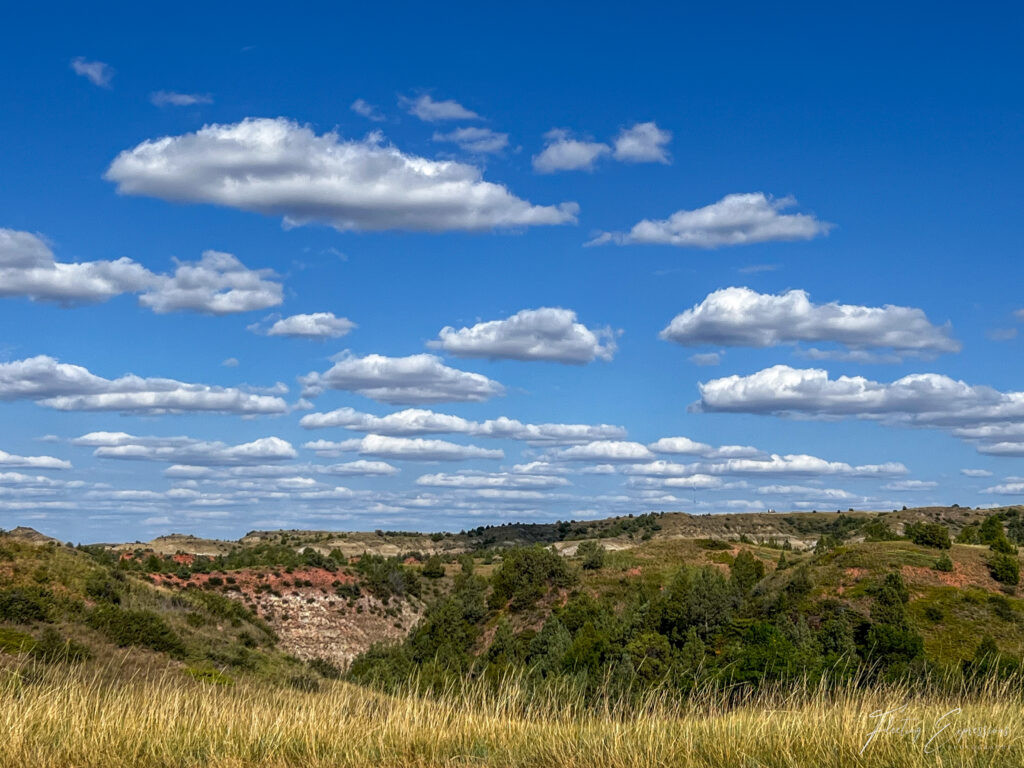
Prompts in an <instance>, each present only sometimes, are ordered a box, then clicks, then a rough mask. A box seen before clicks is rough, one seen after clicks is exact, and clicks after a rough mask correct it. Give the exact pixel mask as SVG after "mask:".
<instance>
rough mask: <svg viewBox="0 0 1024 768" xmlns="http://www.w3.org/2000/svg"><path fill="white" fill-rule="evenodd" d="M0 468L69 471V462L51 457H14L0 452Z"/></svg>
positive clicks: (11, 454)
mask: <svg viewBox="0 0 1024 768" xmlns="http://www.w3.org/2000/svg"><path fill="white" fill-rule="evenodd" d="M0 467H21V468H31V469H71V462H70V461H64V460H63V459H56V458H54V457H53V456H16V455H14V454H13V453H7V451H0Z"/></svg>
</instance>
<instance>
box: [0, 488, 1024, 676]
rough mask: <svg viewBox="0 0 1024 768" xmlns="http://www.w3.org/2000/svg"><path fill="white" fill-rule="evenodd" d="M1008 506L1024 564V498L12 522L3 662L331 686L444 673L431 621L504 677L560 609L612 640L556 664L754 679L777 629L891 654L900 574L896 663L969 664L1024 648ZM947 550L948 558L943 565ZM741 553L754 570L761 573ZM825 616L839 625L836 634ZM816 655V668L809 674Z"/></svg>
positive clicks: (570, 621)
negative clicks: (232, 526)
mask: <svg viewBox="0 0 1024 768" xmlns="http://www.w3.org/2000/svg"><path fill="white" fill-rule="evenodd" d="M987 519H992V520H996V521H997V524H998V528H999V536H1000V537H1002V539H1003V540H1005V546H1004V547H1003V548H1004V549H1007V551H1008V552H1009V554H1005V553H1004V554H1003V555H1002V556H1003V557H1004V558H1007V559H1012V560H1014V561H1015V562H1016V561H1017V558H1018V555H1017V554H1016V552H1015V551H1013V550H1015V546H1014V545H1013V543H1012V541H1010V540H1012V539H1015V540H1018V541H1019V540H1020V537H1021V531H1022V524H1024V520H1022V518H1021V515H1020V514H1019V511H1018V510H1017V509H1014V508H1010V509H1004V510H994V511H988V512H982V511H979V510H970V509H964V508H959V507H950V508H930V509H912V510H899V511H892V512H888V513H883V514H878V513H870V512H851V511H847V512H838V511H837V512H831V513H826V512H807V513H791V514H783V513H777V514H752V515H743V514H736V515H705V516H692V515H687V514H682V513H661V514H647V515H640V516H636V517H633V516H627V517H619V518H609V519H605V520H597V521H584V522H563V523H553V524H539V525H538V524H534V525H528V524H510V525H502V526H490V527H483V528H478V529H474V530H471V531H463V532H460V533H435V534H420V533H413V532H389V531H376V532H372V533H341V532H330V531H263V532H259V531H257V532H251V533H249V534H247V535H246V536H245V537H243V538H242V539H241V540H239V541H235V542H229V541H216V540H208V539H199V538H196V537H193V536H187V535H172V536H166V537H162V538H160V539H157V540H154V541H152V542H148V543H132V544H109V545H92V546H86V547H78V548H72V547H69V546H67V545H62V544H60V543H59V542H56V541H55V540H52V539H50V538H48V537H46V536H44V535H42V534H39V533H38V532H36V531H33V530H32V529H15V530H14V531H11V532H9V533H8V534H6V535H2V536H0V650H3V651H4V652H5V653H4V654H0V661H5V663H7V664H10V663H14V662H15V661H17V660H19V659H25V658H30V657H34V658H44V657H53V656H54V654H57V655H59V648H61V647H65V648H66V650H65V654H66V655H70V656H73V657H74V658H76V659H78V660H79V662H80V663H84V664H87V665H88V664H93V665H96V664H97V663H98V662H100V661H104V660H107V659H109V658H111V657H113V656H115V655H118V658H121V657H123V658H124V660H123V661H122V662H121V663H123V664H125V665H127V666H128V667H133V668H139V669H149V670H152V669H157V668H164V667H167V666H170V667H171V668H173V669H176V670H179V671H180V672H183V673H184V674H187V675H193V676H200V677H201V676H207V677H209V678H211V679H218V678H219V677H223V678H224V679H225V680H234V679H240V678H245V677H250V678H261V679H270V680H275V681H279V682H280V681H288V680H295V681H299V682H298V683H297V684H312V683H317V682H323V681H324V680H325V679H327V678H329V677H332V676H334V675H335V674H336V672H337V671H338V670H341V669H344V668H345V667H347V666H348V665H349V664H350V663H351V662H352V661H353V659H357V658H359V659H360V661H359V663H358V664H357V665H356V668H355V671H356V672H357V673H359V674H361V675H362V677H361V678H360V679H364V680H371V679H374V678H376V677H379V676H380V673H381V670H382V669H383V668H385V667H388V666H389V665H391V664H392V663H394V664H395V665H396V668H395V670H391V671H390V672H388V675H389V676H391V677H395V676H396V675H397V674H398V673H401V674H420V675H422V674H423V673H424V665H423V664H422V663H421V662H420V661H417V659H423V658H426V655H431V656H436V654H437V652H438V650H439V647H441V646H443V645H444V644H443V643H441V644H440V646H439V645H438V643H437V642H435V641H434V640H430V639H429V636H430V635H431V633H435V634H436V633H440V634H441V635H443V636H444V639H446V640H451V639H452V638H459V643H460V645H459V647H458V648H457V649H452V648H450V647H447V646H445V647H446V648H447V650H446V651H445V652H451V653H452V654H454V656H453V658H452V659H450V660H449V662H450V663H449V664H448V667H447V669H446V671H445V673H444V675H442V677H447V676H449V675H450V674H455V675H456V676H466V675H468V676H469V677H475V676H478V675H481V674H487V675H491V676H495V675H498V674H502V673H504V672H505V671H508V670H509V669H517V668H519V667H529V666H530V665H531V664H534V665H536V664H538V663H541V662H540V659H541V655H539V654H538V652H537V644H538V643H541V640H537V639H536V638H537V636H538V635H541V634H542V633H543V632H544V630H545V627H546V626H547V630H548V634H551V633H555V634H556V635H558V638H559V639H558V642H564V641H566V637H568V641H567V642H568V643H569V644H570V645H572V644H573V643H577V644H585V643H584V640H583V639H581V633H583V635H586V636H588V637H589V636H591V635H592V637H590V641H592V644H593V645H595V647H596V650H594V649H591V650H592V651H593V652H592V653H590V654H589V655H588V654H587V653H584V652H583V651H582V650H581V649H580V648H577V649H576V651H574V652H573V653H574V654H575V656H573V655H572V654H569V656H565V654H563V656H564V657H565V658H561V659H559V660H557V663H555V666H556V667H557V668H558V671H559V673H567V674H569V676H570V677H571V676H573V675H576V676H577V677H578V676H579V674H580V673H581V669H583V668H584V667H586V668H592V669H594V670H598V669H599V670H602V671H606V670H607V669H610V668H621V669H624V670H627V671H629V670H632V672H635V671H636V670H635V667H636V666H637V665H640V667H642V668H643V670H644V673H643V674H644V675H645V676H646V677H647V678H649V679H651V680H653V679H654V678H656V677H658V674H655V673H654V672H652V671H651V670H652V669H657V670H660V673H664V674H665V675H669V676H671V675H675V676H676V677H677V678H678V676H679V675H680V674H683V673H681V672H680V670H681V669H684V668H685V665H683V666H680V665H682V664H683V662H682V659H683V658H684V657H685V656H686V654H690V655H692V654H693V652H694V651H695V649H702V654H703V655H702V656H700V657H699V658H697V659H696V662H697V663H698V665H699V666H700V667H701V669H705V670H711V669H716V670H718V671H717V672H716V674H717V675H723V674H736V670H737V669H738V668H740V667H744V665H745V666H746V667H747V668H748V669H747V671H746V672H745V673H744V675H746V677H749V678H756V677H758V675H759V668H758V664H760V665H761V667H763V666H764V664H766V663H767V664H769V665H771V664H773V663H775V662H765V661H764V659H762V660H761V661H758V662H756V663H754V662H752V661H751V660H750V659H745V660H744V659H742V658H741V657H742V654H739V655H738V652H737V650H736V649H737V648H742V647H744V646H749V645H750V644H751V642H752V639H753V638H754V637H755V636H757V637H759V638H760V642H762V643H766V644H767V645H769V646H771V645H772V644H773V643H774V644H775V647H774V649H773V650H772V653H773V654H775V655H776V656H777V657H779V658H781V657H782V656H786V657H787V658H789V659H794V658H796V659H799V658H802V656H801V653H800V652H798V650H799V649H800V648H804V651H806V653H805V654H804V656H806V655H807V654H808V653H810V654H811V655H813V656H815V657H816V658H825V657H828V658H832V656H829V653H832V654H833V656H835V657H836V658H838V656H841V655H843V653H846V656H847V658H851V654H852V655H853V657H855V658H856V660H857V662H858V663H860V662H867V663H873V664H876V665H878V664H881V661H880V660H879V659H878V658H875V657H872V656H871V654H870V652H869V651H868V649H867V646H866V645H865V644H866V643H868V642H869V641H868V640H867V638H866V634H865V633H868V632H869V630H870V625H871V624H872V623H877V622H876V621H873V613H877V612H878V610H879V609H878V608H877V603H878V601H879V599H880V598H879V595H880V593H881V592H882V591H883V590H885V589H886V584H887V580H888V581H892V579H898V584H897V583H896V582H892V584H895V586H896V587H897V588H898V590H900V591H902V592H905V595H904V596H905V598H906V600H905V602H901V605H900V606H899V607H898V608H899V609H898V610H897V611H896V613H897V615H896V616H895V617H894V618H893V617H890V618H891V621H890V622H889V623H890V624H892V625H893V626H898V627H899V628H900V632H905V633H907V636H906V638H904V639H905V640H908V642H911V644H913V643H915V642H917V640H915V639H914V638H920V646H921V653H918V654H915V653H913V652H912V651H913V649H910V651H911V652H909V655H908V654H904V656H906V658H904V659H902V661H901V663H900V664H891V665H890V666H893V667H894V668H897V667H898V668H899V669H904V670H905V669H909V668H913V667H914V665H918V666H920V665H922V664H924V665H931V666H932V667H935V668H937V669H942V670H948V669H962V668H963V667H964V664H969V663H972V661H973V660H974V659H975V657H976V656H977V655H978V653H979V646H980V642H981V640H982V639H983V638H990V640H991V643H994V645H991V644H990V645H987V646H986V649H984V650H986V651H987V652H988V653H989V655H991V653H992V651H993V648H994V649H995V650H997V651H998V653H999V654H1000V655H1001V656H1002V657H1003V658H1002V661H1001V662H1000V663H1015V662H1016V660H1018V659H1020V658H1021V657H1022V656H1024V632H1022V631H1021V630H1022V627H1024V624H1022V622H1024V602H1022V600H1021V599H1020V597H1019V595H1018V592H1017V588H1016V586H1015V585H1011V584H1006V583H1000V582H999V581H997V580H996V578H994V576H993V569H992V567H991V565H990V564H991V562H992V560H993V558H994V557H996V556H997V553H994V552H993V544H992V543H991V541H989V543H983V542H982V540H981V539H982V538H985V537H988V539H991V538H992V536H993V535H994V534H993V531H994V530H995V529H994V527H993V525H992V524H989V525H988V528H989V530H988V532H987V533H983V528H984V527H985V526H984V523H985V521H986V520H987ZM929 525H930V526H931V527H932V528H933V529H936V528H944V530H945V531H948V534H949V535H950V536H951V537H955V538H959V539H960V540H961V541H963V542H971V543H959V542H952V543H951V546H950V547H949V548H948V549H943V548H941V546H936V542H934V541H929V540H927V536H925V534H926V533H927V530H926V529H927V527H928V526H929ZM908 533H911V534H914V535H913V536H911V537H910V538H908V536H907V534H908ZM943 535H945V533H944V534H943ZM922 537H924V538H922ZM915 542H916V543H915ZM940 544H941V542H940ZM538 547H539V548H541V549H539V550H538V549H532V548H538ZM545 547H546V548H547V549H546V550H544V549H543V548H545ZM536 551H545V552H546V553H547V555H548V560H549V561H550V562H549V563H548V565H544V563H543V561H544V557H543V556H542V557H540V559H537V558H536V557H534V559H533V561H531V563H532V564H531V563H527V564H526V566H522V567H518V571H517V566H516V561H517V558H518V559H519V560H522V558H521V557H520V555H521V554H522V553H527V554H528V553H531V552H536ZM944 556H947V557H948V559H949V562H948V563H947V564H946V565H947V566H948V569H947V570H937V568H936V566H937V565H939V561H940V559H942V558H943V557H944ZM531 557H533V556H531ZM527 559H529V557H528V558H527ZM737 560H739V561H740V568H741V570H742V569H743V568H746V569H747V570H748V571H751V573H750V574H748V575H747V576H742V575H741V577H742V580H743V581H744V583H743V585H742V587H738V586H737V584H736V582H737V578H738V577H737V575H736V573H735V571H736V568H737V566H736V563H737ZM551 563H555V566H554V567H555V570H557V571H558V573H553V572H552V573H542V574H541V576H540V577H539V581H538V580H537V578H535V577H536V574H534V573H532V572H531V568H533V567H534V566H537V567H539V568H540V569H541V570H543V569H544V568H546V567H551ZM538 564H539V565H538ZM705 574H710V575H714V576H716V578H715V579H712V580H710V581H709V580H708V578H706V577H705ZM692 578H698V580H702V583H703V586H702V587H701V589H705V588H707V589H709V590H710V591H711V594H710V597H709V598H708V599H710V600H712V602H714V601H718V602H721V603H722V606H719V607H723V606H724V607H723V610H724V613H723V614H722V615H721V616H719V617H718V618H716V619H715V621H714V622H713V623H714V627H713V628H712V627H711V626H710V625H707V626H706V627H705V628H704V629H702V630H701V632H700V633H699V635H698V638H697V640H698V641H699V643H693V642H691V643H690V645H689V647H688V648H687V637H685V636H684V635H688V632H686V631H684V630H687V629H689V627H685V626H682V625H680V626H675V625H673V621H676V620H677V619H678V621H683V622H684V623H686V622H690V623H692V616H690V617H689V618H686V617H682V618H680V617H676V619H670V618H665V616H664V615H662V616H661V618H657V617H654V614H657V613H658V612H659V611H660V612H661V614H664V613H665V611H671V610H675V609H674V608H671V607H670V606H667V604H666V598H665V597H664V596H665V595H666V594H670V595H671V594H675V593H679V594H677V595H676V597H677V598H678V599H685V600H689V599H691V597H689V596H686V597H679V595H680V594H682V593H687V595H688V594H689V592H688V590H690V589H691V587H689V586H687V585H686V584H684V583H683V582H685V581H686V580H687V579H692ZM531 579H532V580H533V581H531ZM520 581H522V582H524V583H519V582H520ZM499 582H502V583H500V584H499ZM525 582H529V583H525ZM705 582H706V583H705ZM890 586H892V585H890ZM673 590H675V593H673ZM499 593H500V594H499ZM527 593H529V594H527ZM459 601H461V603H460V602H459ZM455 603H458V604H457V605H455V608H453V604H455ZM456 609H457V610H456ZM445 611H447V612H448V614H445ZM453 611H456V613H458V616H455V614H454V613H452V612H453ZM459 612H461V613H459ZM684 613H685V611H684ZM883 613H884V609H883ZM661 614H659V615H661ZM440 615H445V618H444V620H443V622H442V621H441V620H440V619H439V618H438V616H440ZM453 616H454V618H453ZM652 617H654V618H652ZM678 621H677V623H678ZM444 622H447V624H444ZM588 623H589V626H588ZM823 626H824V627H825V629H824V630H823V629H822V627H823ZM712 629H713V630H714V631H712ZM823 632H825V633H828V632H832V633H837V632H838V635H837V637H832V638H831V639H828V640H824V639H823V637H824V635H823V634H822V633H823ZM566 633H567V634H566ZM876 634H877V632H876ZM424 638H428V639H426V640H425V639H424ZM908 638H909V639H908ZM690 639H692V638H690ZM542 640H543V638H542ZM417 643H418V644H419V645H418V650H417V651H415V652H412V650H411V649H412V648H413V646H415V645H416V644H417ZM531 643H533V644H534V646H535V647H534V650H533V651H531V650H530V646H531ZM830 643H831V645H829V644H830ZM62 644H63V645H62ZM375 644H377V646H378V647H377V648H376V649H375V650H374V652H373V654H370V655H365V654H367V652H368V651H369V650H370V649H371V646H374V645H375ZM837 644H838V645H837ZM385 646H387V648H388V649H389V650H388V651H386V652H385V651H383V650H382V649H383V648H384V647H385ZM832 646H836V647H834V648H832ZM828 648H831V651H830V650H828ZM55 649H57V650H55ZM401 649H404V650H402V654H404V656H403V657H402V658H399V659H397V661H396V658H395V655H394V654H395V652H396V650H401ZM854 649H859V651H858V653H859V655H857V654H854ZM812 652H813V653H812ZM551 653H554V651H552V652H551ZM361 654H364V655H363V656H361ZM374 654H376V656H374ZM780 654H781V655H780ZM837 654H838V656H837ZM548 655H550V654H548ZM384 657H387V658H388V659H389V660H388V661H386V662H382V661H381V658H384ZM569 657H572V658H575V659H576V661H574V662H572V661H566V658H569ZM627 657H628V659H629V664H625V662H624V661H623V659H624V658H627ZM581 659H586V662H585V663H584V662H583V661H581ZM834 660H835V659H833V661H834ZM548 661H550V659H548ZM890 661H891V660H890ZM545 663H546V662H545ZM552 663H554V662H552ZM574 664H575V665H576V666H575V667H574ZM581 664H582V667H581V666H580V665H581ZM751 664H753V667H751ZM382 665H383V667H382ZM542 666H543V664H542ZM488 669H490V671H489V672H487V671H486V670H488ZM669 670H674V671H672V672H671V675H670V673H669ZM724 670H731V671H729V672H726V671H724ZM800 670H803V672H806V671H807V668H806V667H800V666H796V667H791V669H790V672H792V673H793V674H797V672H798V671H800ZM437 671H438V670H437V669H436V668H434V667H431V674H433V673H435V672H437ZM819 671H820V669H819ZM764 672H765V670H764V669H760V673H764ZM660 673H659V674H660ZM587 674H589V673H587ZM595 674H596V673H595ZM622 674H626V673H625V672H623V673H622ZM772 674H775V673H772ZM787 674H788V673H787ZM398 676H400V675H398ZM775 676H776V677H777V676H778V675H777V674H775ZM683 677H684V678H687V679H689V678H693V680H691V682H690V683H687V685H688V686H692V685H693V684H695V683H696V681H698V679H703V678H701V676H700V675H696V676H695V675H694V674H693V670H690V672H686V673H685V674H683ZM396 679H397V677H396ZM303 680H306V681H307V683H302V682H301V681H303Z"/></svg>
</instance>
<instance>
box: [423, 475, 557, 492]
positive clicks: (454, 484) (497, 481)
mask: <svg viewBox="0 0 1024 768" xmlns="http://www.w3.org/2000/svg"><path fill="white" fill-rule="evenodd" d="M416 484H417V485H424V486H429V487H432V488H460V489H474V490H475V489H481V488H506V489H517V490H538V489H548V488H560V487H563V486H566V485H570V483H569V481H568V480H566V479H565V478H564V477H554V476H551V475H525V474H515V473H508V472H460V473H457V474H447V473H444V472H441V473H438V474H432V475H421V476H420V477H419V478H417V480H416Z"/></svg>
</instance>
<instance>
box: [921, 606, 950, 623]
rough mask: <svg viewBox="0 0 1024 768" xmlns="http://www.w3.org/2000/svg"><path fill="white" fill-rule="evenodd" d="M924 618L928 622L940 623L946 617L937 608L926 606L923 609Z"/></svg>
mask: <svg viewBox="0 0 1024 768" xmlns="http://www.w3.org/2000/svg"><path fill="white" fill-rule="evenodd" d="M924 617H925V618H926V619H928V621H932V622H938V621H942V620H943V619H944V618H945V617H946V615H945V613H943V611H942V609H941V608H940V607H939V606H937V605H926V606H925V607H924Z"/></svg>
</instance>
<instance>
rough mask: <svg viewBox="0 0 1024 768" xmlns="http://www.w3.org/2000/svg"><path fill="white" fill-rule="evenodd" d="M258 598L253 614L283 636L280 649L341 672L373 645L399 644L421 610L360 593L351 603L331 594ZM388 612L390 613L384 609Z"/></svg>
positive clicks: (407, 604)
mask: <svg viewBox="0 0 1024 768" xmlns="http://www.w3.org/2000/svg"><path fill="white" fill-rule="evenodd" d="M296 591H297V592H299V594H298V595H294V594H285V595H281V596H280V597H277V596H275V595H269V594H264V595H262V596H260V598H259V601H258V604H257V605H258V607H257V611H258V613H259V614H260V616H261V617H262V618H264V619H265V620H267V622H268V623H269V624H270V625H271V626H272V627H273V628H274V631H275V632H277V634H278V635H279V637H280V638H281V648H283V649H284V650H286V651H287V652H288V653H290V654H292V655H293V656H297V657H298V658H300V659H313V658H321V659H327V660H328V661H330V662H331V663H333V664H335V665H337V666H339V667H341V668H345V667H347V666H348V665H349V663H351V661H352V659H354V658H355V657H356V656H358V655H359V654H360V653H362V652H363V651H365V650H368V649H369V647H370V646H371V645H372V644H373V643H377V642H381V641H385V642H387V641H396V642H397V641H399V640H401V639H402V638H403V637H405V635H406V634H407V633H408V632H409V630H410V629H411V628H412V627H413V625H414V624H415V623H416V622H417V621H418V620H419V618H420V616H421V611H420V610H419V609H418V608H414V607H413V606H412V605H411V604H410V603H408V602H405V601H403V602H401V603H398V602H396V601H395V600H392V601H391V605H390V606H384V605H383V604H382V603H381V602H380V601H379V600H377V599H376V598H374V597H371V596H369V595H363V596H362V597H360V598H358V599H356V600H355V601H354V603H352V604H351V605H350V604H349V603H348V602H347V601H345V600H343V599H340V598H338V597H336V596H334V595H328V596H325V595H323V594H319V593H316V594H303V592H305V591H307V590H296ZM389 609H390V610H391V612H392V614H396V615H388V613H387V611H388V610H389Z"/></svg>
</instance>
